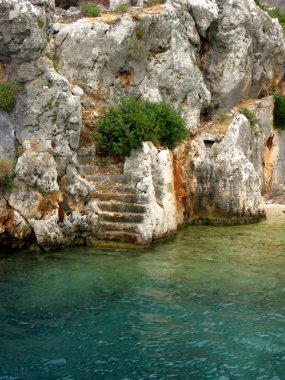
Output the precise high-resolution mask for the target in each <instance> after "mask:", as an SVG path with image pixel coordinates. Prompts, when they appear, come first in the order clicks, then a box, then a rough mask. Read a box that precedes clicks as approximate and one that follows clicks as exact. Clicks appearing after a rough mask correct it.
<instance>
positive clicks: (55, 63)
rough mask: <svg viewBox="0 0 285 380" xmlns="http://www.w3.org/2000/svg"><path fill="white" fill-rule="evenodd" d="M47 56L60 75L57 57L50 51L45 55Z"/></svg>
mask: <svg viewBox="0 0 285 380" xmlns="http://www.w3.org/2000/svg"><path fill="white" fill-rule="evenodd" d="M45 56H46V57H47V58H48V59H50V60H51V61H52V65H53V68H54V69H55V71H56V72H57V73H58V72H59V62H58V60H57V59H56V57H55V56H54V55H52V53H50V52H49V51H47V52H46V53H45Z"/></svg>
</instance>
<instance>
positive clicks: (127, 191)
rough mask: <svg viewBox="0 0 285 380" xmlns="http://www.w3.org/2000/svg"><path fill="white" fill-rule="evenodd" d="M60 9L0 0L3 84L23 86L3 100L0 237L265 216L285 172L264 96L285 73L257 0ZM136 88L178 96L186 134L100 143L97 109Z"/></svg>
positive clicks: (41, 237)
mask: <svg viewBox="0 0 285 380" xmlns="http://www.w3.org/2000/svg"><path fill="white" fill-rule="evenodd" d="M140 5H141V6H142V4H140ZM111 6H114V4H113V5H112V4H111ZM54 11H55V7H54V1H53V0H41V1H40V0H24V1H23V0H21V1H20V0H2V1H0V18H1V23H0V86H1V85H4V84H5V83H7V82H10V83H11V82H15V83H16V82H17V83H20V84H21V86H22V87H21V90H20V91H19V93H18V94H17V102H16V105H15V107H14V108H13V109H12V110H7V109H5V108H3V107H1V104H0V137H1V140H0V156H1V157H0V158H3V159H6V160H10V161H11V160H13V162H14V167H13V171H12V172H11V173H12V174H11V173H10V174H9V176H10V177H13V182H14V184H13V186H11V188H10V189H9V191H7V189H6V188H5V186H4V185H3V181H4V179H7V176H6V177H5V175H4V174H5V173H4V172H3V169H1V167H0V181H2V185H3V186H2V185H1V192H2V196H1V203H0V243H1V245H9V246H10V245H12V246H15V247H22V246H23V247H24V246H28V247H30V248H31V247H34V248H37V247H40V248H43V249H51V248H56V247H62V246H67V245H71V244H97V243H98V241H101V240H104V241H105V240H111V241H115V242H118V243H119V242H124V243H139V244H146V243H149V242H151V241H152V240H153V239H156V238H159V237H162V236H165V235H168V234H171V233H175V231H176V230H177V227H178V226H179V225H183V224H185V223H207V224H209V223H223V224H225V223H226V224H227V223H248V222H253V221H258V220H260V219H262V218H264V217H265V209H264V203H263V198H262V195H266V194H269V193H270V191H273V190H274V189H276V188H278V189H280V188H282V186H283V187H284V184H285V171H284V162H283V161H284V157H285V155H284V150H285V138H284V133H281V132H278V131H277V130H275V129H274V128H273V117H272V112H273V108H274V100H273V97H271V96H269V95H270V91H271V88H272V86H273V85H274V86H279V87H280V86H281V87H282V79H283V75H284V37H283V32H282V28H281V27H280V25H279V24H278V22H277V21H276V20H272V19H271V18H270V17H269V16H268V15H267V13H265V12H263V11H262V10H261V9H260V8H259V7H257V6H256V4H255V2H254V0H241V1H239V2H236V1H231V0H203V1H201V0H200V1H197V0H187V1H185V0H168V1H167V2H166V3H165V4H161V5H152V4H151V2H150V5H149V6H144V7H135V8H134V7H129V12H128V13H126V14H124V15H118V14H116V13H112V12H110V11H107V12H105V13H102V15H101V17H98V18H90V17H89V18H88V17H80V18H78V14H79V13H80V12H75V14H76V15H77V16H76V17H75V18H74V19H73V18H72V17H69V16H68V14H67V12H68V11H67V12H66V11H61V12H57V14H60V16H57V20H56V23H55V24H54V20H53V15H54ZM281 87H280V88H281ZM131 94H137V95H140V96H141V97H143V98H146V99H149V100H152V101H159V100H162V99H163V100H166V101H168V102H170V103H171V104H173V105H174V107H176V108H178V107H179V108H181V109H182V112H183V115H184V117H185V119H186V121H187V127H188V129H189V138H187V139H186V140H185V141H183V143H181V144H180V145H179V146H178V147H176V148H175V149H174V150H173V151H171V150H169V149H166V148H163V147H159V146H154V145H153V144H152V143H150V142H145V143H144V144H143V148H142V149H140V150H137V151H133V152H132V154H131V155H130V157H126V158H124V157H114V156H106V157H102V156H100V155H98V154H97V153H96V146H95V144H94V141H93V140H92V139H91V137H90V130H91V129H92V127H93V124H94V122H95V121H96V118H97V117H98V115H100V114H101V113H102V110H103V109H104V107H105V106H106V105H108V104H113V103H114V102H116V99H117V98H118V97H120V96H127V95H131ZM244 108H246V109H250V110H251V112H252V113H253V114H254V115H255V117H256V119H257V122H256V123H255V125H254V126H253V125H251V121H250V118H246V116H244V115H242V114H241V112H240V111H241V110H243V109H244ZM222 114H223V117H221V115H222ZM222 119H223V120H222ZM0 166H1V163H0ZM2 166H3V165H2ZM1 170H2V172H3V173H2V175H1Z"/></svg>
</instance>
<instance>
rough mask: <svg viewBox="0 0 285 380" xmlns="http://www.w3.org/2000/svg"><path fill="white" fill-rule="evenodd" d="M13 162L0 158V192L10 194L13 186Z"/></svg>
mask: <svg viewBox="0 0 285 380" xmlns="http://www.w3.org/2000/svg"><path fill="white" fill-rule="evenodd" d="M13 183H14V180H13V161H12V160H10V159H9V158H6V157H1V156H0V192H1V193H2V194H5V193H10V192H11V191H12V189H13V186H14V184H13Z"/></svg>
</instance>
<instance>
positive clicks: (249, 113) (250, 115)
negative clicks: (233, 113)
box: [239, 108, 258, 127]
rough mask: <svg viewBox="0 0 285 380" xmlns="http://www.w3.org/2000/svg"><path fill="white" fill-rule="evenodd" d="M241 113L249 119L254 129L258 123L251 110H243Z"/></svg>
mask: <svg viewBox="0 0 285 380" xmlns="http://www.w3.org/2000/svg"><path fill="white" fill-rule="evenodd" d="M239 112H240V113H241V114H243V115H244V116H245V117H246V118H247V120H248V121H249V123H250V126H251V127H254V126H255V125H256V124H257V123H258V119H257V117H256V116H255V114H254V113H253V112H252V111H251V110H250V109H248V108H242V109H241V110H240V111H239Z"/></svg>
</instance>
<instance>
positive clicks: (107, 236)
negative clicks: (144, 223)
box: [96, 231, 147, 245]
mask: <svg viewBox="0 0 285 380" xmlns="http://www.w3.org/2000/svg"><path fill="white" fill-rule="evenodd" d="M96 237H97V238H98V239H99V240H100V239H101V240H111V241H119V242H126V243H133V244H142V245H144V244H147V241H145V240H144V239H143V238H142V236H141V235H140V234H136V233H133V232H124V231H106V232H98V233H97V235H96Z"/></svg>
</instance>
